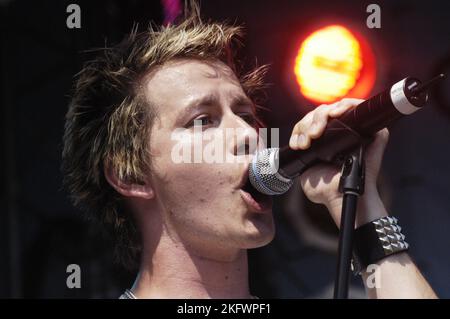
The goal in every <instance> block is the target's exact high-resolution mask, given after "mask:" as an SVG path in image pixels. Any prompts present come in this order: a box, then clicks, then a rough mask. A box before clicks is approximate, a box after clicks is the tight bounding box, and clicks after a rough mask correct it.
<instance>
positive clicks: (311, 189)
mask: <svg viewBox="0 0 450 319" xmlns="http://www.w3.org/2000/svg"><path fill="white" fill-rule="evenodd" d="M142 89H143V91H144V93H145V96H146V98H147V99H148V101H149V102H150V103H151V105H152V106H154V107H155V108H156V113H157V114H158V118H157V120H156V121H155V123H154V125H153V127H152V130H151V136H150V143H149V150H150V154H149V156H151V161H152V164H151V168H150V169H149V172H148V175H147V178H146V179H145V180H144V181H143V182H142V183H140V184H134V183H132V182H127V181H122V180H120V179H119V178H118V177H117V176H116V175H115V173H114V172H113V171H111V170H110V169H108V168H106V169H105V176H106V178H107V180H108V181H109V183H110V184H111V185H112V186H113V187H114V188H115V189H116V190H117V191H118V192H119V193H120V194H122V195H123V196H124V197H125V198H126V199H127V204H128V205H129V207H130V209H131V211H132V212H133V213H134V217H135V219H136V221H137V224H138V225H139V227H140V231H141V234H142V243H143V254H142V258H141V266H140V270H139V274H138V276H137V279H136V281H135V284H134V285H133V287H132V291H133V293H134V294H135V295H136V296H137V297H138V298H250V297H251V294H250V291H249V286H248V267H247V249H250V248H256V247H261V246H264V245H266V244H267V243H269V242H270V241H271V240H272V239H273V237H274V235H275V229H274V223H273V217H272V213H271V207H268V208H267V209H266V210H265V211H262V212H261V211H256V210H255V209H254V208H252V207H251V206H249V205H248V204H247V203H246V202H245V201H244V200H243V198H242V194H241V191H240V187H241V186H242V184H241V182H242V180H243V177H245V173H246V172H247V166H248V163H249V161H251V155H250V156H247V157H245V159H244V161H241V162H240V163H238V162H236V161H233V162H225V163H205V162H202V163H174V161H173V160H172V158H171V150H172V149H173V147H175V145H176V144H177V143H180V142H179V141H177V140H173V139H172V138H171V137H172V132H174V130H176V129H177V128H180V127H184V128H186V129H187V131H186V132H187V138H186V139H184V140H183V141H182V142H181V143H185V145H184V146H186V147H187V148H192V147H194V146H195V144H196V143H198V141H197V140H196V138H195V137H196V133H195V130H194V128H193V126H192V125H191V124H192V122H193V120H195V119H200V118H201V119H202V120H201V121H202V129H208V130H211V131H212V132H213V133H223V132H224V131H225V129H226V128H235V129H238V128H239V129H241V133H239V134H238V133H237V132H236V134H234V135H232V136H229V137H228V138H227V139H224V141H223V149H224V152H225V153H227V154H228V155H229V156H230V158H232V159H237V158H238V157H241V156H243V155H241V154H239V153H238V152H237V150H238V149H241V148H242V147H243V146H245V145H247V143H248V140H249V139H252V138H255V137H257V133H256V131H255V129H254V128H253V124H254V123H253V122H252V119H253V117H254V113H253V112H254V108H253V106H252V104H251V102H250V100H249V99H248V97H246V95H245V93H244V91H243V90H242V87H241V86H240V84H239V82H238V80H237V79H236V77H235V75H234V74H233V72H232V71H231V70H230V69H229V68H228V67H227V66H226V65H224V64H223V63H221V62H218V61H213V62H211V61H210V62H204V61H199V60H192V59H190V60H188V59H180V60H176V61H171V62H169V63H166V64H164V65H163V66H161V67H158V68H157V69H154V70H153V71H152V72H151V73H150V74H149V75H148V76H147V78H146V79H145V81H144V85H143V87H142ZM205 97H209V98H208V99H205ZM357 102H358V101H356V100H345V101H342V102H340V103H337V104H335V105H334V106H321V107H319V108H317V109H316V110H315V111H313V112H311V113H309V114H308V115H306V116H305V117H304V118H303V119H302V120H301V121H300V122H299V123H298V124H297V125H296V126H295V128H294V130H293V136H295V135H297V134H303V135H304V136H305V139H304V143H303V142H299V141H298V139H297V138H292V139H291V141H290V146H291V147H292V148H307V147H308V146H309V142H310V140H311V139H314V138H318V137H319V136H320V135H321V134H322V131H323V128H324V127H325V124H326V121H327V119H328V118H329V117H331V116H338V115H339V114H341V113H342V112H344V111H345V110H346V109H348V108H349V107H352V106H354V105H356V104H357ZM191 106H193V107H191ZM313 123H314V124H317V125H316V126H313V125H312V124H313ZM386 143H387V132H386V131H383V132H380V133H379V134H378V136H377V139H376V140H375V141H374V142H373V143H372V144H371V146H370V149H369V150H368V158H370V160H368V163H367V170H368V172H367V175H368V176H367V184H368V185H367V186H366V194H365V195H364V196H363V197H364V198H362V199H361V200H360V206H359V209H360V210H361V213H360V215H361V216H360V219H359V220H358V222H359V223H364V222H366V221H369V220H372V219H375V218H377V217H379V216H383V215H386V212H385V210H384V206H383V204H382V203H381V200H379V196H378V193H377V192H376V187H375V181H376V177H377V175H378V170H379V167H380V163H381V158H382V154H383V151H384V147H385V145H386ZM253 151H254V150H252V149H249V150H248V153H249V154H252V153H253ZM338 173H339V172H338V171H337V170H336V169H335V168H332V167H314V168H312V169H310V170H308V171H307V173H305V174H303V176H302V188H303V191H304V192H305V194H306V195H307V196H308V197H309V198H310V199H311V200H312V201H314V202H319V203H322V204H325V205H326V206H327V207H328V209H329V210H330V213H331V215H332V216H333V218H334V220H335V221H336V223H337V224H338V225H339V214H340V205H341V204H342V200H341V198H340V194H338V193H337V192H336V191H335V189H337V184H336V183H337V181H338ZM395 258H404V259H403V260H402V261H403V262H402V263H400V262H397V259H395ZM405 264H406V265H407V266H406V267H405V266H404V265H405ZM380 265H381V267H380V268H381V270H380V271H381V272H382V278H383V280H384V281H383V282H385V283H386V284H385V285H383V289H380V290H377V291H375V292H372V291H369V296H372V297H378V298H382V297H389V296H392V295H395V296H397V295H396V293H397V292H398V296H400V297H401V296H403V295H402V292H401V291H400V290H402V289H400V288H402V287H398V286H396V285H393V284H392V285H391V284H390V279H393V278H394V277H395V278H396V280H397V281H395V282H397V283H398V282H399V281H400V284H402V285H406V286H403V289H405V290H410V289H413V290H414V291H417V296H420V297H431V296H432V295H433V292H432V290H431V288H429V286H428V284H427V283H426V281H425V280H424V279H423V277H421V275H420V272H418V270H417V268H415V266H414V265H413V264H412V263H410V259H409V257H407V255H406V254H404V255H398V256H397V257H391V258H387V259H385V261H383V262H382V263H381V264H380ZM398 272H400V273H401V275H400V276H399V274H398ZM394 275H395V276H394ZM385 287H389V289H388V288H386V289H385ZM388 290H389V291H388ZM411 294H412V295H413V296H416V295H415V294H414V293H411Z"/></svg>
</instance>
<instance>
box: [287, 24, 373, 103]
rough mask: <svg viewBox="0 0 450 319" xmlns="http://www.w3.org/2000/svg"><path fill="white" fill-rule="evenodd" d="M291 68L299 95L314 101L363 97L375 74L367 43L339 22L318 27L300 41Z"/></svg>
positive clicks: (367, 92)
mask: <svg viewBox="0 0 450 319" xmlns="http://www.w3.org/2000/svg"><path fill="white" fill-rule="evenodd" d="M294 72H295V75H296V78H297V83H298V85H299V86H300V91H301V93H302V94H303V96H305V97H306V98H307V99H309V100H311V101H313V102H316V103H332V102H334V101H337V100H339V99H342V98H344V97H356V98H367V97H368V95H369V93H370V91H371V89H372V87H373V85H374V83H375V76H376V70H375V63H374V56H373V53H372V50H371V49H370V47H369V45H368V43H367V42H366V41H365V40H364V38H362V37H361V36H359V35H356V34H355V33H352V32H350V31H349V30H348V29H347V28H345V27H343V26H339V25H331V26H327V27H324V28H322V29H319V30H317V31H315V32H313V33H312V34H311V35H309V36H308V37H307V38H306V39H305V40H304V41H303V43H302V44H301V46H300V49H299V51H298V54H297V57H296V60H295V68H294Z"/></svg>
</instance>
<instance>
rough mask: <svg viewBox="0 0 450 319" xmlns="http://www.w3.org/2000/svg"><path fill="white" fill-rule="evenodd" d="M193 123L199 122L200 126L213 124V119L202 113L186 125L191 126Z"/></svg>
mask: <svg viewBox="0 0 450 319" xmlns="http://www.w3.org/2000/svg"><path fill="white" fill-rule="evenodd" d="M195 124H197V125H198V124H200V126H202V127H203V126H208V125H213V124H214V123H213V120H212V119H211V117H210V116H209V115H202V116H199V117H197V118H195V119H193V120H192V121H191V122H190V123H189V124H188V125H187V126H188V127H193V126H194V125H195Z"/></svg>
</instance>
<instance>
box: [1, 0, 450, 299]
mask: <svg viewBox="0 0 450 319" xmlns="http://www.w3.org/2000/svg"><path fill="white" fill-rule="evenodd" d="M71 3H76V4H78V5H79V7H80V9H81V28H74V29H70V28H68V27H67V25H66V19H67V18H68V16H69V15H70V13H67V12H66V9H67V7H68V6H69V4H71ZM371 3H376V4H377V5H378V7H379V9H380V12H381V15H380V20H379V22H380V23H381V24H380V28H369V27H368V25H367V19H368V17H369V16H370V15H371V13H373V11H370V12H367V7H368V5H369V4H371ZM180 7H182V5H180V1H177V0H163V1H160V0H152V1H150V0H146V1H138V0H130V1H119V0H97V1H80V0H78V1H74V0H71V1H65V0H58V1H56V0H53V1H49V0H42V1H25V0H0V12H1V17H0V24H1V46H0V48H1V56H0V63H1V67H0V70H1V79H0V81H1V82H0V92H1V95H0V98H1V100H0V101H1V102H0V105H1V117H0V121H1V125H2V127H1V134H0V143H1V144H0V180H1V189H0V195H1V201H0V297H3V298H21V297H28V298H117V297H118V296H119V295H120V294H121V293H122V292H123V290H124V289H125V288H129V287H130V286H131V285H132V283H133V280H134V276H135V274H132V273H128V272H126V271H124V270H122V269H121V268H120V267H118V266H115V265H114V264H113V262H112V260H113V258H112V244H111V241H110V240H109V239H108V238H107V237H106V236H104V235H102V232H101V230H100V229H98V228H97V227H96V226H93V225H90V224H89V223H87V222H85V221H84V219H83V217H82V214H81V213H80V212H79V211H77V210H76V209H74V208H73V207H72V205H71V203H70V201H69V200H68V197H67V194H66V193H65V191H64V190H63V189H62V186H61V181H62V176H61V173H60V170H59V167H60V159H61V150H62V133H63V125H64V115H65V113H66V110H67V105H68V101H69V94H70V89H71V85H72V79H73V76H74V75H75V74H76V73H77V72H79V71H80V69H81V66H82V63H83V62H85V61H86V60H87V59H89V58H92V56H90V55H89V53H86V52H83V51H85V50H87V49H90V48H93V47H102V46H104V44H105V43H107V44H108V45H111V44H114V43H116V42H118V41H119V40H120V39H121V38H122V37H123V36H124V35H125V34H126V33H128V32H129V31H130V30H131V28H132V26H133V23H134V22H137V23H139V28H140V29H141V30H144V29H145V28H146V27H147V25H148V23H149V22H150V21H154V22H155V23H156V24H161V23H164V22H168V21H171V20H172V19H173V18H174V17H176V16H177V14H178V12H179V8H180ZM202 15H203V17H204V18H211V19H212V20H228V21H229V22H232V23H234V22H236V23H243V24H244V26H245V28H246V33H247V35H246V38H245V48H244V49H243V50H242V52H241V53H242V56H243V57H245V59H244V58H243V59H244V61H245V62H246V63H248V65H249V67H250V66H252V65H254V63H255V57H257V61H258V64H265V63H270V64H271V71H270V73H269V75H268V81H269V82H270V83H272V86H271V87H270V88H269V90H268V98H267V101H266V102H265V103H264V105H265V106H266V107H268V108H269V111H266V112H264V113H263V114H262V116H263V118H264V119H265V121H266V124H267V125H268V126H269V127H279V128H280V137H281V140H280V143H281V144H282V145H283V144H286V143H287V142H288V137H289V134H290V131H291V129H292V127H293V125H294V124H295V123H296V122H297V121H298V120H299V119H300V118H301V117H302V116H303V115H304V114H305V113H307V112H309V111H310V110H312V109H313V108H314V107H316V106H317V105H319V104H321V103H328V102H331V101H334V100H336V99H340V98H342V97H345V96H359V97H361V98H367V97H369V96H371V95H373V94H376V93H378V92H380V91H381V90H384V89H386V88H388V87H390V86H391V85H392V84H394V83H395V82H397V81H399V80H401V79H403V78H405V77H406V76H414V77H417V78H419V79H421V80H423V81H425V80H428V79H429V78H431V77H432V76H434V75H436V74H438V73H442V72H446V73H447V75H450V3H449V2H448V1H424V0H395V1H393V0H390V1H387V0H383V1H381V0H378V1H376V2H374V1H349V0H345V1H344V0H340V1H332V2H331V1H322V0H315V1H301V0H289V1H288V0H277V1H261V0H259V1H256V0H247V1H242V0H240V1H236V0H214V1H212V0H203V1H202ZM369 20H370V19H369ZM371 22H372V23H375V22H377V21H375V20H371ZM369 24H370V23H369ZM305 40H307V41H306V42H305ZM320 41H322V42H320ZM323 41H325V43H336V46H337V47H340V48H342V50H340V51H339V50H336V51H334V49H330V47H327V46H325V47H324V46H323V45H322V46H321V45H320V43H323ZM355 43H356V44H355ZM343 52H344V53H343ZM311 56H312V57H316V58H317V57H319V58H320V59H319V60H320V61H319V63H317V64H315V65H308V61H309V60H310V59H309V58H311ZM308 59H309V60H308ZM379 183H380V185H379V189H380V193H381V195H382V198H383V201H384V203H385V205H386V206H387V209H388V211H389V212H390V213H391V214H393V215H395V216H397V217H398V219H399V223H400V224H401V226H402V228H403V230H404V233H405V234H406V237H407V240H408V242H409V243H410V245H411V249H410V255H411V256H412V258H413V259H414V260H415V262H416V263H417V265H418V266H419V268H420V269H421V270H422V272H423V274H424V275H425V277H426V278H427V279H428V280H429V282H430V284H431V286H432V287H433V288H434V289H435V291H436V292H437V294H438V295H439V296H440V297H444V298H450V247H449V246H450V233H449V231H448V229H449V228H450V191H449V189H450V96H449V80H448V77H447V80H445V81H444V82H442V83H441V85H439V86H437V87H436V88H435V89H434V90H433V91H432V92H431V93H430V101H429V104H428V106H427V107H426V108H425V109H424V110H421V111H420V112H417V113H415V114H413V115H412V116H409V117H408V118H405V119H402V120H401V121H399V122H398V123H397V124H396V125H395V126H394V127H392V129H391V138H390V142H389V145H388V147H387V150H386V154H385V158H384V163H383V168H382V173H381V177H380V181H379ZM274 214H275V220H276V225H277V235H276V238H275V240H274V241H273V242H272V243H271V244H270V245H268V246H266V247H264V248H260V249H256V250H252V251H251V252H250V274H251V278H250V279H251V288H252V292H253V294H254V295H257V296H260V297H263V298H264V297H274V298H329V297H331V296H332V290H333V280H334V275H335V266H336V257H337V254H336V250H337V229H336V227H335V226H334V224H333V223H332V221H331V219H330V218H329V216H328V213H327V211H326V210H325V209H324V207H322V206H320V205H315V204H312V203H311V202H309V201H307V200H306V199H305V198H304V197H303V196H302V194H301V192H299V191H294V192H289V193H288V194H285V195H283V196H281V197H278V198H277V199H276V202H275V207H274ZM69 264H78V265H80V267H81V276H82V277H81V278H82V279H81V288H79V289H76V288H75V289H69V288H67V286H66V278H67V276H68V275H69V274H68V273H66V267H67V265H69ZM350 296H351V297H361V298H364V290H363V287H362V283H361V282H360V279H359V278H357V277H354V278H352V285H351V293H350Z"/></svg>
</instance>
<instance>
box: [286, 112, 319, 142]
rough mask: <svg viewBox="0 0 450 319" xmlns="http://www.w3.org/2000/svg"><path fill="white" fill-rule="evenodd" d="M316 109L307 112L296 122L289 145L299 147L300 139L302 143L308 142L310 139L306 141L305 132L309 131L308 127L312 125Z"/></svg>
mask: <svg viewBox="0 0 450 319" xmlns="http://www.w3.org/2000/svg"><path fill="white" fill-rule="evenodd" d="M313 112H314V111H312V112H309V113H308V114H306V115H305V116H304V117H303V118H302V119H301V120H300V121H299V122H297V124H295V126H294V128H293V129H292V134H291V138H290V140H289V147H290V148H292V149H295V150H297V149H299V146H298V145H299V143H298V141H299V140H300V141H301V144H302V145H303V144H304V143H305V142H306V144H307V143H308V141H305V138H306V137H305V136H304V133H305V132H306V131H307V129H308V127H309V126H311V122H312V119H313V116H314V114H313Z"/></svg>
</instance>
